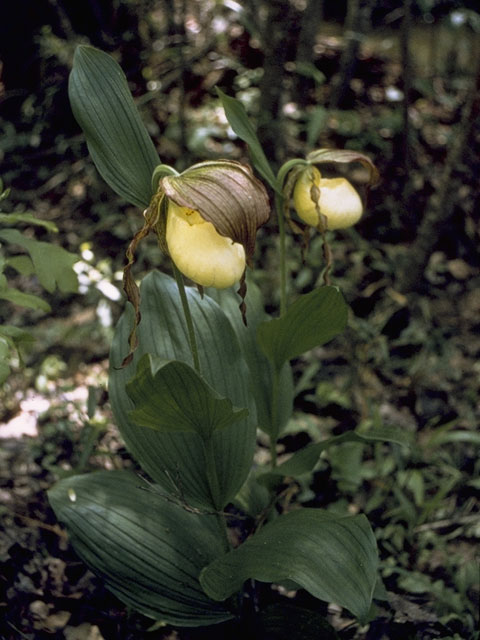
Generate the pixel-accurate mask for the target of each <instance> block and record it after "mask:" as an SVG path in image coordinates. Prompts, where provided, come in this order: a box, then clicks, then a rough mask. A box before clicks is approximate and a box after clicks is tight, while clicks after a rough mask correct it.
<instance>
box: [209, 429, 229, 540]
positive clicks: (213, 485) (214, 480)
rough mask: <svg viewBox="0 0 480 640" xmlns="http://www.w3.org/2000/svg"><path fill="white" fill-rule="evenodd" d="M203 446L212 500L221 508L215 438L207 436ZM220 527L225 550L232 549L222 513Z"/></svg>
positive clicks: (218, 521) (218, 519)
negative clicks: (214, 445)
mask: <svg viewBox="0 0 480 640" xmlns="http://www.w3.org/2000/svg"><path fill="white" fill-rule="evenodd" d="M203 448H204V453H205V465H206V474H207V479H208V484H209V486H210V494H211V496H212V502H213V505H214V507H215V508H216V509H221V508H222V505H221V504H220V483H219V481H218V475H217V465H216V463H215V449H214V447H213V438H212V437H210V438H206V439H204V440H203ZM216 518H217V523H218V528H219V530H220V535H221V537H222V541H223V547H224V549H225V552H227V551H230V542H229V540H228V533H227V523H226V521H225V517H224V515H223V514H222V513H219V512H217V514H216Z"/></svg>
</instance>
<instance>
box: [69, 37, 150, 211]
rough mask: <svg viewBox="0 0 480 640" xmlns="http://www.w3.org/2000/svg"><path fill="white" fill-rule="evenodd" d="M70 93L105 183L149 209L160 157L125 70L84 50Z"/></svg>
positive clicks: (77, 60)
mask: <svg viewBox="0 0 480 640" xmlns="http://www.w3.org/2000/svg"><path fill="white" fill-rule="evenodd" d="M68 90H69V97H70V103H71V105H72V111H73V114H74V116H75V118H76V120H77V122H78V124H79V125H80V126H81V127H82V129H83V131H84V133H85V138H86V140H87V145H88V150H89V151H90V155H91V156H92V159H93V161H94V162H95V165H96V167H97V169H98V171H99V173H100V175H101V176H102V178H103V179H104V180H105V182H107V183H108V184H109V185H110V187H111V188H112V189H113V190H114V191H115V192H116V193H118V195H120V196H122V198H125V200H127V201H128V202H131V203H133V204H135V205H137V206H139V207H142V208H144V207H146V206H148V204H149V202H150V199H151V196H152V186H151V177H152V172H153V170H154V169H155V167H156V166H157V165H158V164H159V158H158V154H157V152H156V151H155V147H154V146H153V143H152V141H151V139H150V136H149V135H148V133H147V130H146V129H145V126H144V125H143V123H142V121H141V119H140V115H139V113H138V111H137V108H136V107H135V104H134V102H133V98H132V95H131V93H130V90H129V88H128V84H127V79H126V78H125V75H124V74H123V71H122V70H121V68H120V67H119V65H118V64H117V63H116V62H115V60H114V59H113V58H112V57H111V56H109V55H107V54H106V53H103V52H102V51H99V50H98V49H94V48H93V47H89V46H85V45H81V46H79V47H77V50H76V52H75V57H74V60H73V69H72V72H71V74H70V81H69V87H68Z"/></svg>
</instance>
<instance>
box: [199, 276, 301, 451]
mask: <svg viewBox="0 0 480 640" xmlns="http://www.w3.org/2000/svg"><path fill="white" fill-rule="evenodd" d="M209 295H211V296H212V297H213V298H214V300H216V301H217V302H218V304H219V305H220V306H221V307H222V309H223V311H224V312H225V314H226V315H227V317H228V319H229V320H230V323H231V324H232V326H233V328H234V330H235V333H236V336H237V338H238V341H239V343H240V348H241V349H242V353H243V356H244V358H245V361H246V363H247V365H248V368H249V370H250V382H251V388H250V391H251V393H252V395H253V397H254V398H255V404H256V407H257V419H258V426H259V428H260V429H262V430H263V431H265V433H268V435H270V437H271V438H273V439H274V440H276V439H277V437H278V434H279V433H280V432H281V430H282V429H283V428H284V427H285V426H286V424H287V422H288V421H289V419H290V417H291V415H292V409H293V380H292V369H291V367H290V364H289V363H288V362H286V363H285V364H284V365H283V367H282V368H281V370H280V373H279V376H278V393H277V407H276V409H275V411H273V410H272V404H273V385H274V375H275V372H274V368H273V365H272V364H271V363H270V361H269V360H268V358H267V357H266V356H265V355H264V353H263V352H262V351H261V349H260V346H259V344H258V341H257V327H258V326H259V324H260V323H262V322H264V321H265V320H267V319H268V315H267V314H266V313H265V311H264V309H263V303H262V296H261V293H260V290H259V289H258V287H257V286H256V285H255V284H254V283H250V282H249V283H248V289H247V296H246V298H245V302H246V305H247V316H246V317H247V326H245V325H244V323H243V321H242V316H241V314H240V313H239V310H238V305H239V298H238V296H237V294H236V293H235V292H234V291H233V290H232V289H221V290H219V289H215V290H209Z"/></svg>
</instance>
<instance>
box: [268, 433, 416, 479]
mask: <svg viewBox="0 0 480 640" xmlns="http://www.w3.org/2000/svg"><path fill="white" fill-rule="evenodd" d="M345 442H358V443H362V444H371V443H372V442H394V443H396V444H402V445H405V446H408V445H410V443H411V437H410V434H408V433H405V431H404V430H401V429H397V428H395V427H378V428H375V429H370V430H369V431H365V432H362V433H359V432H358V431H347V432H346V433H342V434H341V435H339V436H332V437H331V438H327V439H326V440H323V442H317V443H315V444H310V445H308V446H307V447H304V448H303V449H301V450H300V451H297V452H296V453H294V454H293V455H292V456H291V458H289V459H288V460H286V461H285V462H283V463H282V464H280V465H279V466H278V467H275V468H274V469H271V470H270V471H269V472H268V473H266V474H264V476H262V478H263V479H267V478H269V477H271V476H272V475H275V476H283V477H285V476H292V477H296V476H300V475H302V474H304V473H309V472H310V471H313V469H314V468H315V466H316V465H317V463H318V462H319V461H320V455H321V454H322V453H323V451H326V450H327V449H329V448H330V447H332V446H336V445H339V444H343V443H345Z"/></svg>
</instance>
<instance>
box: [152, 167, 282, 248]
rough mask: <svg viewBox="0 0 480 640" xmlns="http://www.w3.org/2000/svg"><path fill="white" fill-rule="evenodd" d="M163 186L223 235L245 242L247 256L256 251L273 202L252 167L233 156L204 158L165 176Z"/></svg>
mask: <svg viewBox="0 0 480 640" xmlns="http://www.w3.org/2000/svg"><path fill="white" fill-rule="evenodd" d="M161 188H162V189H163V191H164V193H165V194H166V195H167V196H168V198H170V199H171V200H173V202H175V203H176V204H177V205H179V206H181V207H188V208H190V209H194V210H196V211H198V212H199V213H200V215H201V216H202V218H203V219H204V220H206V221H207V222H211V223H212V224H213V226H214V227H215V229H216V230H217V232H218V233H219V234H220V235H222V236H225V237H227V238H231V239H232V240H233V241H234V242H238V243H239V244H242V245H243V246H244V247H245V251H246V254H247V256H248V257H250V256H251V255H252V254H253V251H254V248H255V235H256V232H257V229H258V228H259V227H260V226H261V225H262V224H265V222H266V221H267V220H268V218H269V215H270V205H269V201H268V196H267V192H266V189H265V187H264V186H263V184H262V183H261V182H260V181H259V180H258V179H257V178H256V177H255V176H254V175H253V173H252V170H251V169H250V167H248V166H246V165H243V164H240V163H239V162H234V161H231V160H218V161H209V162H201V163H199V164H196V165H193V166H192V167H190V168H189V169H187V170H186V171H184V172H183V173H182V174H180V175H179V176H165V177H164V178H162V180H161Z"/></svg>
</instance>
